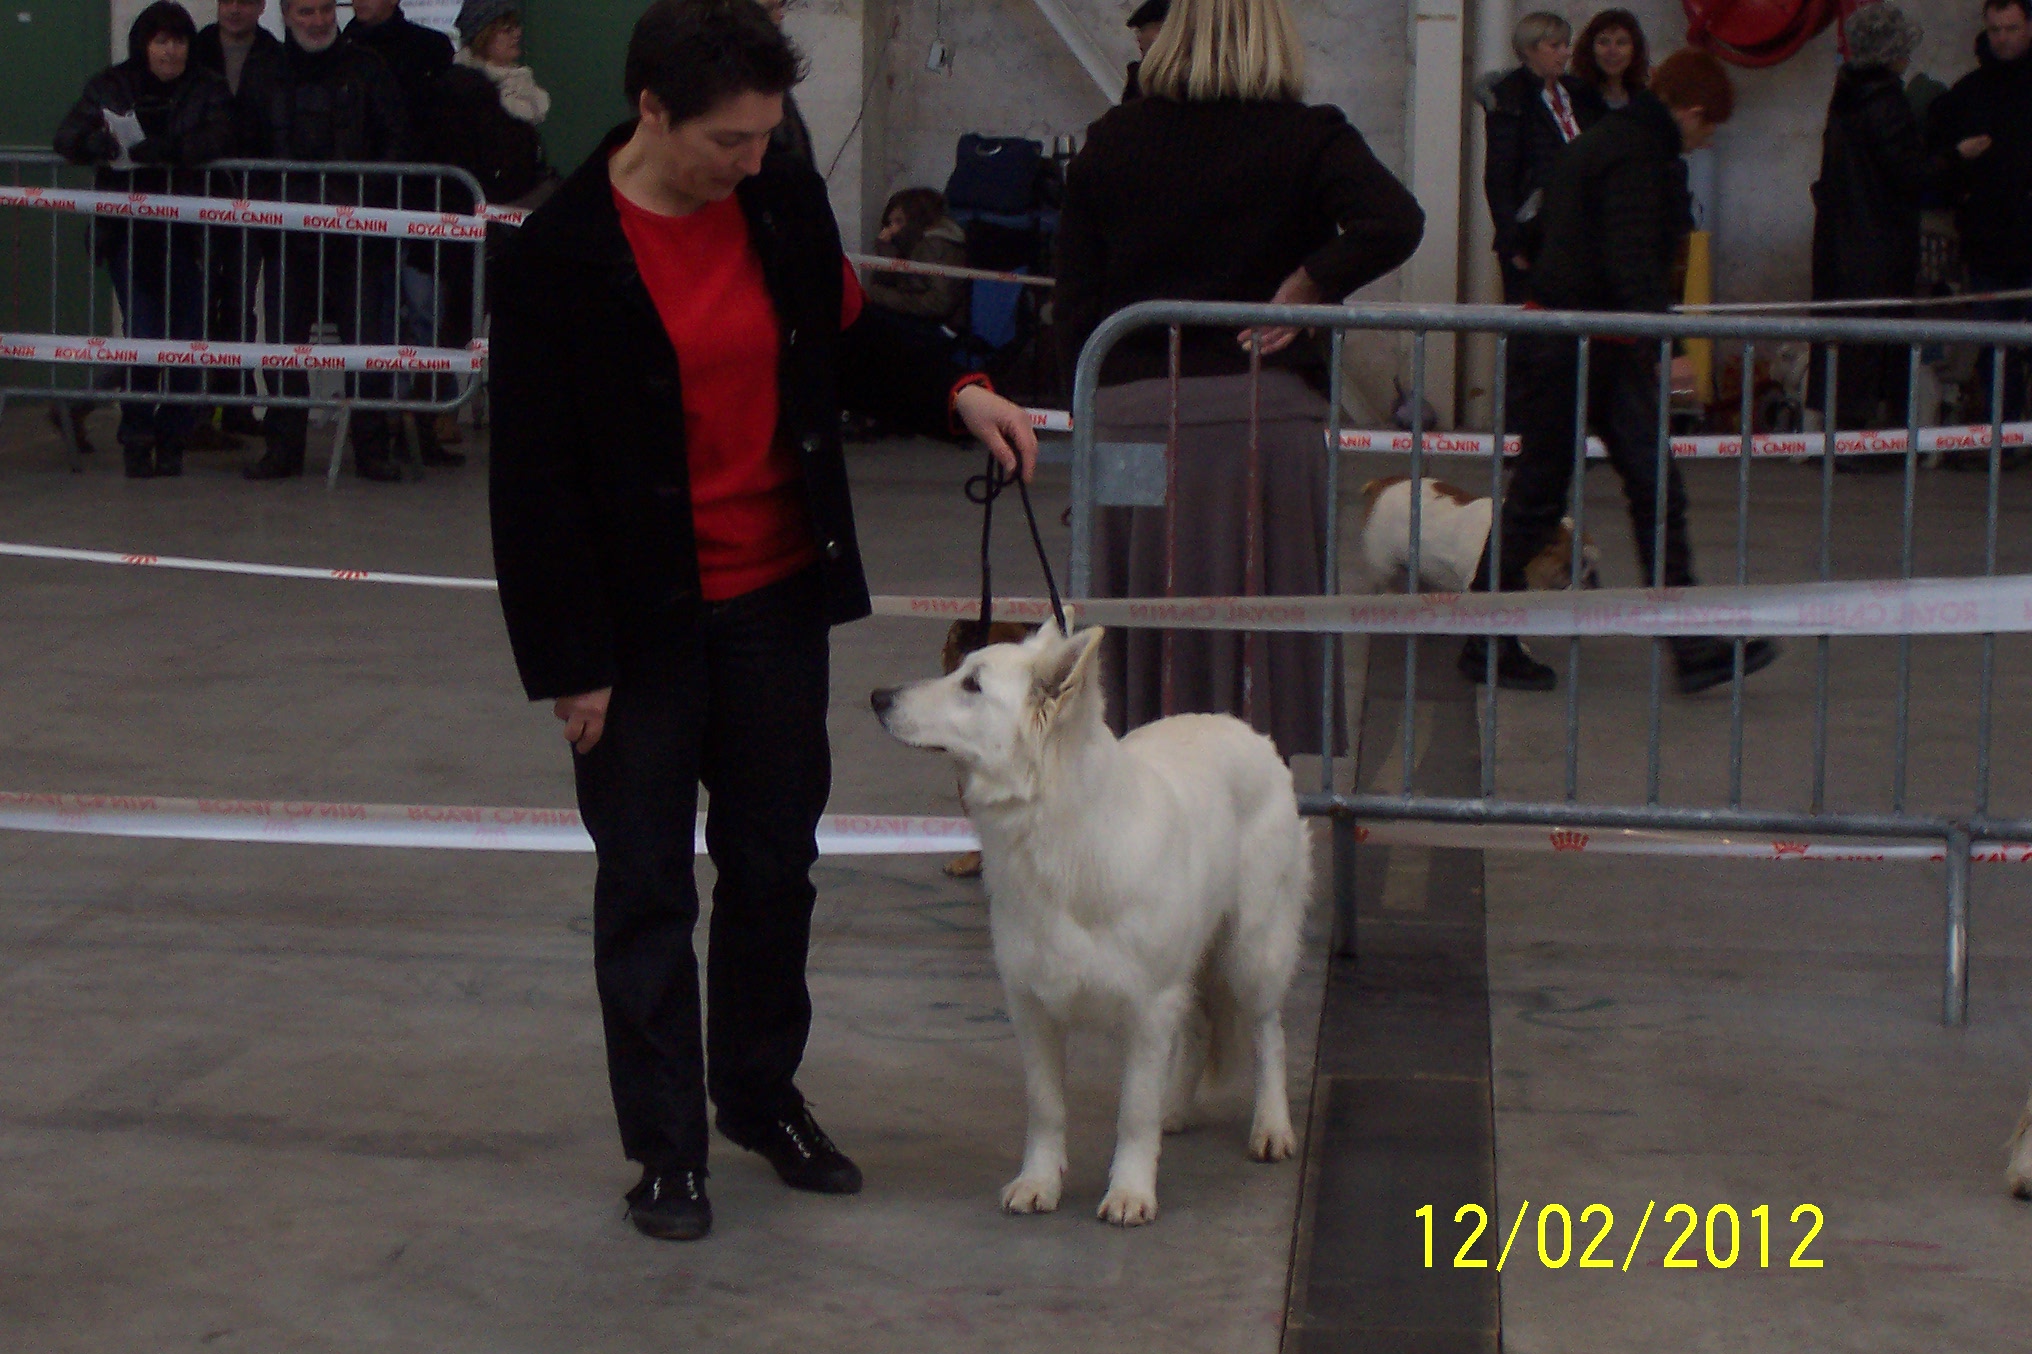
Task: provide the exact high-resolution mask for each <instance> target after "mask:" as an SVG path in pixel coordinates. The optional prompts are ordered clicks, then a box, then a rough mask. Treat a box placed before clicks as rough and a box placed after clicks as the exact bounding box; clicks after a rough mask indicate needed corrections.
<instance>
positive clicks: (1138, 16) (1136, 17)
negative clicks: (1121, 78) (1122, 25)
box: [1122, 0, 1171, 103]
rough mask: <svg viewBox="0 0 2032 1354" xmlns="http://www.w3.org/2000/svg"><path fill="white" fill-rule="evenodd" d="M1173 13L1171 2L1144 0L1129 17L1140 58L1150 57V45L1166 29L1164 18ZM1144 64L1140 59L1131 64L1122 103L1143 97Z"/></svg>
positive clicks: (1169, 0)
mask: <svg viewBox="0 0 2032 1354" xmlns="http://www.w3.org/2000/svg"><path fill="white" fill-rule="evenodd" d="M1170 13H1171V0H1143V3H1142V4H1140V5H1138V6H1136V12H1135V13H1134V14H1131V15H1130V16H1129V27H1130V28H1131V29H1132V30H1134V31H1135V34H1136V54H1137V56H1138V57H1139V58H1141V57H1146V56H1149V55H1150V44H1151V43H1153V42H1155V41H1157V35H1158V33H1160V32H1161V31H1163V28H1164V18H1165V16H1166V15H1168V14H1170ZM1142 69H1143V62H1142V61H1141V60H1140V59H1139V60H1136V61H1131V62H1130V63H1129V82H1128V83H1127V84H1125V85H1123V86H1122V102H1123V103H1127V102H1129V100H1131V99H1140V98H1142V97H1143V83H1142V80H1141V78H1140V76H1139V74H1138V73H1139V72H1140V71H1141V70H1142Z"/></svg>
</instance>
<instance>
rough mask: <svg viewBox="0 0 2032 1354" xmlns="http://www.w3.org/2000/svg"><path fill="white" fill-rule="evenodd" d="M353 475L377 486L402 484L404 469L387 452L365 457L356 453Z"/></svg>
mask: <svg viewBox="0 0 2032 1354" xmlns="http://www.w3.org/2000/svg"><path fill="white" fill-rule="evenodd" d="M353 473H354V474H356V475H358V476H359V477H360V478H361V479H363V480H371V481H373V482H374V483H376V484H400V483H401V482H402V467H401V466H399V465H397V464H395V458H394V457H393V456H391V455H390V454H389V453H387V452H386V451H382V452H368V453H366V454H365V455H361V454H359V453H357V452H356V453H354V456H353Z"/></svg>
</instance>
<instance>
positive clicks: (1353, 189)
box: [1055, 0, 1425, 757]
mask: <svg viewBox="0 0 2032 1354" xmlns="http://www.w3.org/2000/svg"><path fill="white" fill-rule="evenodd" d="M1139 80H1140V83H1141V85H1142V89H1143V95H1144V97H1143V98H1141V99H1138V100H1135V101H1133V102H1131V103H1127V104H1124V105H1122V106H1121V107H1118V108H1116V109H1114V110H1112V111H1111V112H1109V113H1108V114H1107V115H1106V116H1105V117H1103V118H1102V119H1101V120H1100V121H1099V122H1096V123H1095V124H1094V125H1093V126H1092V127H1091V128H1090V129H1089V130H1088V133H1087V142H1086V146H1085V148H1084V149H1083V150H1082V151H1081V152H1080V154H1079V156H1078V158H1076V159H1075V160H1074V161H1073V162H1072V164H1071V166H1070V168H1069V169H1068V172H1067V175H1066V197H1065V212H1064V219H1063V223H1062V225H1061V228H1060V234H1059V273H1058V290H1057V296H1056V302H1055V305H1056V310H1057V320H1058V328H1059V333H1060V335H1061V355H1062V357H1063V360H1064V362H1065V363H1066V365H1067V367H1068V369H1070V367H1071V364H1072V363H1073V362H1074V361H1075V360H1076V359H1077V358H1078V355H1079V351H1080V348H1081V346H1082V345H1084V343H1085V342H1086V339H1087V336H1088V335H1089V334H1091V333H1092V332H1093V331H1094V329H1095V327H1096V326H1098V325H1099V324H1100V322H1101V321H1102V320H1103V319H1105V318H1106V317H1107V316H1108V315H1110V314H1112V313H1113V312H1114V311H1117V310H1120V309H1121V308H1122V307H1124V306H1127V305H1131V304H1133V303H1135V302H1137V301H1148V300H1154V299H1170V300H1192V301H1278V302H1285V303H1304V302H1318V301H1329V302H1338V301H1340V300H1341V299H1342V298H1344V297H1345V296H1347V295H1348V294H1349V293H1350V292H1352V291H1354V290H1355V289H1356V288H1358V287H1360V286H1362V285H1364V284H1365V283H1367V282H1370V281H1371V280H1373V279H1375V278H1377V277H1380V276H1382V275H1383V274H1384V273H1387V272H1389V271H1390V270H1391V269H1393V268H1395V267H1396V266H1397V265H1398V264H1400V263H1402V262H1403V261H1404V260H1405V259H1407V258H1409V257H1410V255H1411V252H1412V250H1414V249H1416V248H1417V247H1418V241H1419V238H1420V236H1421V235H1422V234H1423V232H1424V228H1425V217H1424V213H1422V212H1421V211H1420V210H1419V208H1418V204H1417V202H1415V201H1414V200H1413V199H1412V197H1411V194H1410V193H1409V192H1407V191H1406V190H1405V188H1404V186H1403V185H1402V184H1400V183H1398V182H1397V180H1396V179H1395V178H1393V177H1392V176H1391V174H1390V172H1389V171H1388V170H1387V169H1385V168H1384V167H1383V166H1382V165H1381V164H1380V163H1378V162H1377V160H1376V157H1375V156H1374V155H1373V154H1371V153H1370V150H1369V147H1368V144H1367V143H1366V142H1364V141H1363V140H1362V137H1361V134H1360V133H1359V132H1357V131H1356V130H1355V129H1354V128H1353V127H1351V126H1349V125H1348V120H1347V118H1346V117H1345V116H1344V115H1343V114H1342V113H1341V111H1340V110H1339V109H1338V108H1334V107H1330V106H1318V107H1313V106H1308V105H1307V104H1306V103H1304V101H1303V96H1304V90H1305V76H1304V69H1303V49H1302V48H1301V46H1300V44H1299V40H1298V34H1297V31H1296V28H1295V26H1294V25H1293V24H1292V21H1291V15H1290V14H1289V12H1287V10H1286V9H1285V7H1284V4H1283V0H1173V4H1172V6H1171V13H1170V17H1169V18H1168V19H1167V20H1166V21H1165V24H1164V28H1163V30H1162V32H1161V33H1160V34H1159V35H1158V38H1157V41H1156V42H1155V43H1154V44H1153V45H1152V46H1151V49H1150V53H1149V55H1148V56H1147V57H1146V58H1145V59H1144V62H1143V66H1142V69H1141V71H1140V72H1139ZM1293 337H1294V335H1293V334H1292V333H1291V331H1289V330H1264V331H1261V332H1260V333H1258V334H1256V335H1253V336H1251V335H1239V336H1238V335H1237V334H1236V333H1235V331H1234V330H1232V329H1228V330H1217V329H1208V328H1196V329H1195V328H1189V329H1187V330H1186V331H1185V334H1184V342H1183V350H1182V359H1181V363H1182V365H1181V380H1180V383H1179V390H1180V410H1179V419H1178V424H1179V427H1178V446H1177V448H1176V456H1177V466H1178V501H1177V502H1176V503H1175V504H1174V505H1173V507H1174V510H1175V512H1176V514H1177V531H1178V547H1177V573H1176V576H1175V579H1174V586H1175V589H1176V592H1177V593H1178V594H1179V595H1182V596H1200V595H1233V594H1238V593H1240V592H1241V591H1242V590H1243V584H1244V576H1245V572H1246V568H1247V561H1246V559H1245V556H1244V540H1243V538H1244V515H1245V510H1246V499H1245V490H1244V483H1245V474H1246V470H1245V459H1246V458H1245V456H1244V455H1243V450H1244V448H1245V447H1246V446H1247V438H1248V421H1249V411H1250V392H1249V376H1248V368H1249V355H1248V348H1247V344H1248V342H1249V341H1250V340H1251V338H1254V339H1255V340H1257V341H1260V342H1261V344H1262V349H1263V352H1264V354H1265V362H1264V371H1263V375H1262V388H1261V394H1260V404H1259V408H1260V413H1261V443H1260V452H1261V466H1262V477H1261V491H1262V498H1261V508H1262V517H1261V521H1262V522H1263V531H1262V533H1261V535H1262V541H1261V544H1260V547H1259V548H1260V550H1261V558H1260V560H1259V563H1260V566H1261V568H1260V572H1259V574H1258V576H1259V577H1260V578H1261V579H1262V580H1263V591H1264V592H1265V593H1268V594H1304V593H1312V592H1316V591H1318V590H1319V587H1320V583H1321V577H1320V570H1321V567H1322V564H1323V561H1324V559H1325V546H1326V497H1325V483H1326V463H1325V451H1324V446H1323V442H1322V438H1321V435H1320V432H1321V426H1322V424H1323V423H1324V421H1325V415H1326V406H1325V402H1324V401H1323V400H1321V399H1320V397H1319V396H1318V395H1317V394H1316V393H1315V392H1314V391H1313V389H1312V388H1311V387H1310V386H1308V385H1307V384H1306V383H1305V381H1304V380H1302V379H1301V378H1300V376H1299V374H1298V372H1297V371H1296V370H1295V369H1294V368H1295V367H1296V366H1297V365H1298V363H1297V361H1296V359H1297V356H1298V354H1296V353H1294V352H1293V351H1292V350H1291V349H1290V348H1289V346H1288V345H1289V344H1290V343H1291V341H1292V339H1293ZM1167 370H1168V361H1167V341H1166V337H1165V333H1164V331H1163V330H1162V329H1150V330H1143V331H1140V332H1138V333H1136V334H1132V335H1130V336H1129V337H1127V338H1125V339H1124V340H1123V341H1122V342H1121V343H1119V344H1118V345H1116V347H1115V349H1114V351H1113V353H1112V354H1111V355H1110V356H1109V358H1108V360H1107V362H1106V364H1105V366H1104V367H1103V368H1102V372H1101V386H1102V389H1101V391H1100V395H1099V401H1100V402H1099V411H1100V421H1101V425H1102V426H1101V435H1102V437H1103V438H1104V439H1106V440H1108V441H1126V442H1163V441H1165V440H1166V438H1167V436H1168V433H1169V427H1170V417H1169V399H1170V381H1169V379H1168V377H1167ZM1164 535H1165V529H1164V513H1163V510H1161V509H1153V508H1138V509H1110V510H1108V511H1107V512H1105V513H1104V514H1103V521H1102V523H1101V536H1100V539H1099V540H1098V541H1097V554H1096V570H1095V582H1096V586H1097V591H1099V592H1100V593H1102V594H1103V595H1112V596H1161V595H1162V594H1163V592H1164V585H1165V577H1164V574H1165V567H1164V553H1165V551H1164ZM1108 643H1109V645H1110V646H1111V647H1110V648H1109V650H1108V651H1107V653H1106V664H1105V666H1106V672H1107V679H1108V714H1109V718H1110V719H1111V720H1112V721H1113V722H1114V723H1115V726H1116V728H1117V729H1118V730H1120V729H1126V728H1134V727H1136V726H1137V725H1140V724H1145V723H1148V722H1149V721H1151V720H1153V719H1156V718H1158V717H1160V716H1161V715H1163V714H1166V713H1177V712H1184V711H1214V712H1225V713H1232V714H1240V713H1242V710H1243V678H1244V671H1243V644H1242V640H1241V637H1240V636H1237V635H1232V634H1219V633H1212V632H1180V633H1179V634H1177V635H1176V636H1175V637H1174V639H1173V673H1172V677H1173V684H1174V698H1175V699H1174V702H1173V708H1172V710H1170V711H1167V710H1165V709H1164V708H1163V701H1162V687H1163V673H1162V660H1161V646H1162V640H1161V638H1160V636H1159V635H1158V633H1157V632H1155V631H1137V632H1134V633H1129V632H1125V631H1118V632H1116V633H1115V634H1112V635H1110V636H1109V638H1108ZM1262 649H1263V652H1264V657H1265V662H1264V667H1263V670H1262V671H1260V672H1258V673H1257V674H1256V682H1255V686H1254V690H1253V693H1252V694H1253V699H1252V700H1251V701H1250V705H1251V707H1252V714H1253V718H1254V720H1255V723H1256V726H1257V727H1258V728H1260V729H1262V730H1264V731H1265V732H1266V733H1269V734H1270V735H1271V736H1272V737H1273V738H1274V739H1275V740H1276V742H1277V746H1278V750H1279V751H1281V752H1282V753H1283V754H1284V755H1285V756H1287V757H1289V756H1291V755H1293V754H1295V753H1301V752H1316V751H1318V748H1319V708H1320V707H1319V702H1320V699H1321V696H1322V694H1323V693H1322V690H1321V663H1320V648H1319V642H1318V640H1317V639H1315V638H1314V637H1311V636H1303V635H1294V636H1275V637H1271V638H1269V639H1267V640H1266V641H1264V642H1263V645H1262Z"/></svg>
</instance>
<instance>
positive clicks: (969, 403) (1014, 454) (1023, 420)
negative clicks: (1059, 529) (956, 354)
mask: <svg viewBox="0 0 2032 1354" xmlns="http://www.w3.org/2000/svg"><path fill="white" fill-rule="evenodd" d="M953 412H954V413H956V414H958V415H959V416H960V422H961V423H964V424H965V425H966V428H967V431H968V432H970V433H972V434H973V435H974V436H975V437H978V438H979V439H981V442H982V444H983V445H985V446H986V447H987V448H988V452H989V454H990V455H992V456H993V457H994V458H995V459H996V460H997V461H999V462H1000V463H1001V466H1002V469H1004V470H1006V471H1008V472H1009V473H1010V474H1012V475H1015V476H1016V477H1017V478H1019V479H1021V480H1022V481H1023V482H1024V483H1025V484H1028V483H1030V480H1031V477H1032V476H1033V475H1035V474H1036V473H1037V434H1036V432H1034V431H1033V430H1032V429H1031V427H1030V415H1028V414H1026V413H1024V412H1023V411H1022V410H1021V409H1020V408H1018V407H1017V406H1015V405H1013V404H1011V403H1010V402H1009V401H1007V400H1005V399H1003V398H1002V397H1001V396H1000V395H997V394H996V393H995V392H994V391H992V390H990V389H988V388H987V387H986V386H979V385H975V386H968V387H967V388H966V389H964V390H962V391H960V393H959V394H958V395H957V396H955V397H954V399H953Z"/></svg>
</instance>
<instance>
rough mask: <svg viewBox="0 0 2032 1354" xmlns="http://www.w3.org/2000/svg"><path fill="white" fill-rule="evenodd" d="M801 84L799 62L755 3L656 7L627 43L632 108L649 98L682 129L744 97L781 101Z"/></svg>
mask: <svg viewBox="0 0 2032 1354" xmlns="http://www.w3.org/2000/svg"><path fill="white" fill-rule="evenodd" d="M803 78H804V58H803V57H802V56H801V55H799V54H798V51H797V48H796V47H794V46H792V45H791V42H790V39H789V38H787V37H785V36H784V35H783V30H782V29H780V28H778V27H777V26H776V25H775V24H773V23H771V22H770V21H769V16H768V15H767V14H765V13H763V12H762V7H761V6H760V5H758V4H756V3H755V0H656V3H655V4H653V5H651V6H650V7H649V8H648V9H647V10H646V11H644V13H643V15H642V17H641V18H640V19H638V20H636V22H635V35H634V36H633V37H631V38H630V39H629V40H628V65H627V71H626V75H625V76H624V84H625V87H626V90H627V94H628V102H629V104H630V105H631V106H634V105H637V104H639V103H641V101H642V92H643V91H644V90H647V91H648V92H650V93H651V94H654V95H655V96H656V98H657V101H658V102H659V103H661V104H662V105H663V106H664V108H666V109H667V110H669V113H670V120H671V121H672V122H687V121H689V120H690V119H692V118H695V117H698V116H700V115H701V114H703V113H706V112H708V111H710V110H711V109H712V108H714V107H716V106H717V105H718V104H719V103H720V102H721V101H723V100H726V99H731V98H734V97H735V96H737V95H741V94H783V93H787V92H788V91H789V90H790V89H791V87H792V86H794V85H796V84H797V82H798V81H799V80H802V79H803Z"/></svg>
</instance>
